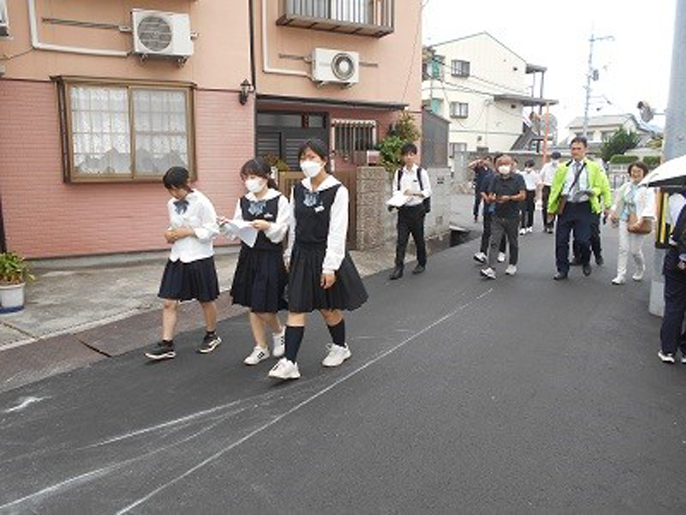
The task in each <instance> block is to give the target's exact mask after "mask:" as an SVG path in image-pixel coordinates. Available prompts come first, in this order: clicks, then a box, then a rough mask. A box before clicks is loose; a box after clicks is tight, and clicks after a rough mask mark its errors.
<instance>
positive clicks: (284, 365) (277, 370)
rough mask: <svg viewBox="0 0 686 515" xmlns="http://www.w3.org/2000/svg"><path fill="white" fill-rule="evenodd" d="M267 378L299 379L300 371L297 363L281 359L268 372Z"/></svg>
mask: <svg viewBox="0 0 686 515" xmlns="http://www.w3.org/2000/svg"><path fill="white" fill-rule="evenodd" d="M269 377H273V378H275V379H300V370H298V364H297V363H293V362H292V361H290V360H288V359H286V358H281V359H280V360H279V361H278V362H277V363H276V365H274V368H272V369H271V370H270V371H269Z"/></svg>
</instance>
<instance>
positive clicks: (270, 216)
mask: <svg viewBox="0 0 686 515" xmlns="http://www.w3.org/2000/svg"><path fill="white" fill-rule="evenodd" d="M270 218H274V215H273V214H271V213H267V214H265V215H264V219H265V220H269V219H270Z"/></svg>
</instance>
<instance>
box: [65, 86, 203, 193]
mask: <svg viewBox="0 0 686 515" xmlns="http://www.w3.org/2000/svg"><path fill="white" fill-rule="evenodd" d="M63 87H64V88H66V89H65V95H64V97H63V98H64V99H65V102H64V104H65V105H64V107H63V108H64V109H65V116H64V117H63V120H65V121H66V124H65V125H66V126H65V127H63V130H64V131H65V136H66V137H65V138H64V141H65V145H66V146H67V150H68V151H69V153H68V160H67V161H68V162H65V163H66V164H67V167H68V170H67V172H68V174H67V175H68V178H69V179H73V180H76V181H78V180H86V181H87V180H115V181H117V180H135V179H150V178H159V177H161V176H162V175H164V173H165V172H166V171H167V170H168V169H169V168H170V167H172V166H183V167H185V168H187V169H188V170H189V171H190V172H191V174H192V175H194V174H193V160H192V141H193V135H192V129H191V127H192V123H191V119H190V117H191V114H190V113H191V112H192V110H191V109H190V102H191V96H190V88H188V87H166V86H146V85H140V86H139V85H117V84H90V83H89V84H85V83H83V84H81V83H68V84H64V85H63Z"/></svg>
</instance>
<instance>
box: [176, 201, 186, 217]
mask: <svg viewBox="0 0 686 515" xmlns="http://www.w3.org/2000/svg"><path fill="white" fill-rule="evenodd" d="M174 209H176V212H177V214H179V215H182V214H183V213H185V212H186V209H188V201H187V200H186V199H183V200H176V201H174Z"/></svg>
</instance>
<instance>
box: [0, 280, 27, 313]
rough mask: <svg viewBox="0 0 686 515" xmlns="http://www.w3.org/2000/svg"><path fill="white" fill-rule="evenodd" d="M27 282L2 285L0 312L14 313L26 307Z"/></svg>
mask: <svg viewBox="0 0 686 515" xmlns="http://www.w3.org/2000/svg"><path fill="white" fill-rule="evenodd" d="M25 285H26V283H21V284H10V285H2V286H0V313H13V312H14V311H19V310H21V309H24V286H25Z"/></svg>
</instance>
